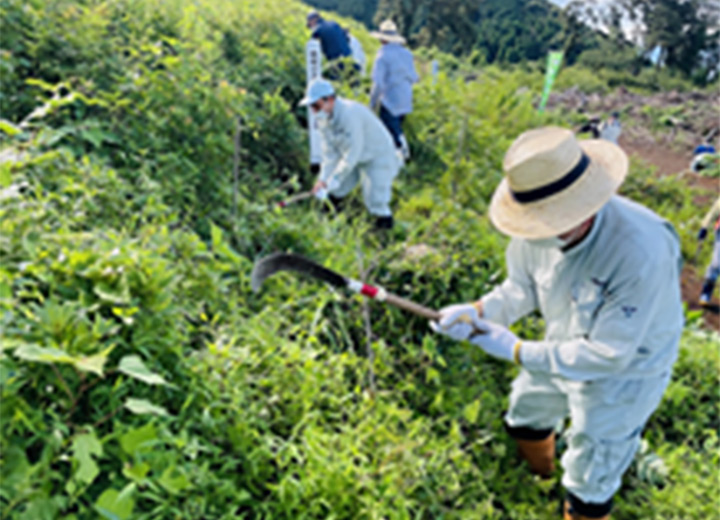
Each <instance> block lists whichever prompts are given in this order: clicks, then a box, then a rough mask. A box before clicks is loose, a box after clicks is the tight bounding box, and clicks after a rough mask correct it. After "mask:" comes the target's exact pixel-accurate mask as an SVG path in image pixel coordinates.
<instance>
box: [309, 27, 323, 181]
mask: <svg viewBox="0 0 720 520" xmlns="http://www.w3.org/2000/svg"><path fill="white" fill-rule="evenodd" d="M305 74H306V79H307V84H308V85H310V83H311V82H312V81H313V80H315V79H318V78H321V77H322V54H321V51H320V42H319V41H318V40H316V39H314V38H313V39H310V40H308V42H307V43H306V44H305ZM308 132H309V134H310V167H311V169H312V170H313V171H318V170H319V169H320V163H321V162H322V156H321V153H320V132H319V131H318V129H317V125H316V124H315V115H314V114H313V112H312V110H311V109H310V107H309V106H308Z"/></svg>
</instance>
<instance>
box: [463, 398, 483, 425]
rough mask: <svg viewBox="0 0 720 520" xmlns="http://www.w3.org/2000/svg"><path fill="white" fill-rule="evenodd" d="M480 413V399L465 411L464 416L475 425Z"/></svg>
mask: <svg viewBox="0 0 720 520" xmlns="http://www.w3.org/2000/svg"><path fill="white" fill-rule="evenodd" d="M478 413H480V399H475V400H474V401H473V402H472V403H470V404H469V405H467V406H466V407H465V409H464V410H463V416H464V417H465V419H466V420H467V422H469V423H470V424H475V421H477V417H478Z"/></svg>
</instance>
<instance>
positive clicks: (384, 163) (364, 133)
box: [300, 79, 400, 229]
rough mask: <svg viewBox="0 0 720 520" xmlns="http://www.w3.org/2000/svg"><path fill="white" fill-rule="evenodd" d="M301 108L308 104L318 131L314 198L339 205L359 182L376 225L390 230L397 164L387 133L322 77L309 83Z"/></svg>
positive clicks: (362, 106)
mask: <svg viewBox="0 0 720 520" xmlns="http://www.w3.org/2000/svg"><path fill="white" fill-rule="evenodd" d="M300 104H301V105H310V108H311V110H312V111H313V113H314V114H315V120H316V121H317V124H318V128H319V129H320V140H321V144H322V164H321V166H320V175H319V177H318V180H317V182H316V183H315V186H314V187H313V189H312V191H313V193H314V194H315V196H316V197H317V198H319V199H325V198H327V197H329V198H330V200H331V202H333V204H335V205H337V203H338V202H339V201H340V200H341V199H342V198H343V197H345V196H346V195H348V193H350V191H351V190H352V189H353V188H354V187H355V186H356V185H357V184H358V183H361V184H362V190H363V199H364V201H365V206H366V207H367V209H368V211H369V212H370V214H371V215H374V216H375V217H376V221H375V225H376V227H377V228H379V229H390V228H392V226H393V217H392V211H391V210H390V198H391V195H392V182H393V179H395V177H396V176H397V173H398V170H399V169H400V163H399V161H398V158H397V156H396V154H395V149H394V147H393V142H392V137H391V136H390V133H389V132H388V131H387V129H386V128H385V127H384V126H383V125H382V123H381V122H380V120H379V119H378V118H377V116H376V115H375V114H373V113H372V111H371V110H370V109H369V108H368V107H366V106H365V105H362V104H360V103H357V102H355V101H351V100H349V99H343V98H341V97H337V96H336V95H335V89H334V88H333V86H332V85H331V84H330V82H328V81H325V80H323V79H318V80H315V81H313V82H312V83H311V84H310V86H309V87H308V90H307V95H306V96H305V98H303V100H302V101H301V102H300Z"/></svg>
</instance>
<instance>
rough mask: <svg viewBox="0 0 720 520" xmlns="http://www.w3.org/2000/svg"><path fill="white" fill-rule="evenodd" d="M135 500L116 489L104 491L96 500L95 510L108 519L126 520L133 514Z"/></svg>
mask: <svg viewBox="0 0 720 520" xmlns="http://www.w3.org/2000/svg"><path fill="white" fill-rule="evenodd" d="M134 507H135V501H134V500H133V499H132V497H128V496H125V495H122V496H121V494H120V492H118V491H117V490H116V489H113V488H109V489H106V490H105V491H103V493H102V494H101V495H100V497H98V499H97V502H95V510H96V511H97V512H98V513H100V514H101V515H102V516H103V518H107V519H108V520H125V519H126V518H130V515H132V512H133V508H134Z"/></svg>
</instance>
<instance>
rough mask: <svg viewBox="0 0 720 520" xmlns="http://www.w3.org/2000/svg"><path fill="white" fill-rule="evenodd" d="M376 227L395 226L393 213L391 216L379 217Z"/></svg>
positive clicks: (390, 227)
mask: <svg viewBox="0 0 720 520" xmlns="http://www.w3.org/2000/svg"><path fill="white" fill-rule="evenodd" d="M375 227H376V228H377V229H392V227H393V218H392V215H390V216H389V217H378V218H377V220H376V221H375Z"/></svg>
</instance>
